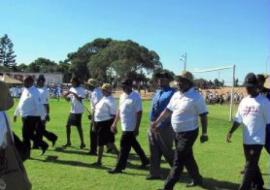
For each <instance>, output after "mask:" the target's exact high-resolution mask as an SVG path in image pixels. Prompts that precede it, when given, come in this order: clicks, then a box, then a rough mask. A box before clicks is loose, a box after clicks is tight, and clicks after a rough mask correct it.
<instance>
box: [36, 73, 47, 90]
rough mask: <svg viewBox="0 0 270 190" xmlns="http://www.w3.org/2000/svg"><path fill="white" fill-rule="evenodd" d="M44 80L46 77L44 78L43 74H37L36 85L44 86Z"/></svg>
mask: <svg viewBox="0 0 270 190" xmlns="http://www.w3.org/2000/svg"><path fill="white" fill-rule="evenodd" d="M45 81H46V79H45V77H44V75H39V76H38V78H37V86H38V87H41V88H42V87H44V84H45Z"/></svg>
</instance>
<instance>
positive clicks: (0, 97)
mask: <svg viewBox="0 0 270 190" xmlns="http://www.w3.org/2000/svg"><path fill="white" fill-rule="evenodd" d="M0 91H1V93H0V111H5V110H8V109H10V108H11V107H12V106H13V104H14V102H13V99H12V97H11V95H10V93H9V88H8V85H7V84H6V83H5V82H3V81H0Z"/></svg>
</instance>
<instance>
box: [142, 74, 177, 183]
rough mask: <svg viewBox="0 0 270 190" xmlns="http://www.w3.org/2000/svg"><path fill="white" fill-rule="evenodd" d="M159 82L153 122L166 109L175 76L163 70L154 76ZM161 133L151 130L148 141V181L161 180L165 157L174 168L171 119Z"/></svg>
mask: <svg viewBox="0 0 270 190" xmlns="http://www.w3.org/2000/svg"><path fill="white" fill-rule="evenodd" d="M154 77H155V78H156V80H157V83H158V87H159V89H158V90H157V91H156V93H155V95H154V97H153V100H152V109H151V113H150V120H151V122H153V121H155V120H156V119H157V118H158V117H159V115H160V114H161V113H162V112H163V111H164V110H165V109H166V107H167V105H168V103H169V102H170V99H171V97H172V95H173V94H174V92H175V89H173V88H171V87H170V85H169V83H170V82H171V81H172V80H173V76H172V75H171V74H170V73H169V72H167V71H165V70H162V71H160V72H158V73H156V74H155V76H154ZM158 127H159V131H160V132H159V133H156V132H155V131H153V130H151V129H149V133H148V139H149V147H150V174H149V176H147V178H146V179H147V180H154V179H161V174H160V161H161V156H164V158H165V159H166V161H167V162H168V163H169V164H170V166H172V164H173V156H174V152H173V149H172V146H173V140H174V132H173V129H172V127H171V118H170V117H169V118H167V119H166V120H165V121H164V122H162V123H161V124H160V125H159V126H158Z"/></svg>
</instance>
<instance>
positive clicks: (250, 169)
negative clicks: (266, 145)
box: [239, 145, 264, 190]
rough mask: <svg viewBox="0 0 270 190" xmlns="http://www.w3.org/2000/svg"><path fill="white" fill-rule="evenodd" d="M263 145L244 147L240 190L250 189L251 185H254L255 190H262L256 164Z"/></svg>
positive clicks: (261, 182)
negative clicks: (244, 163) (243, 169)
mask: <svg viewBox="0 0 270 190" xmlns="http://www.w3.org/2000/svg"><path fill="white" fill-rule="evenodd" d="M262 148H263V145H244V153H245V158H246V166H245V172H244V176H243V180H242V183H241V185H240V187H239V189H240V190H247V189H250V187H251V184H253V185H256V186H257V189H262V187H263V185H264V181H263V178H262V174H261V171H260V168H259V166H258V162H259V160H260V156H261V151H262Z"/></svg>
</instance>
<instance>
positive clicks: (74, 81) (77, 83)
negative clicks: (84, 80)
mask: <svg viewBox="0 0 270 190" xmlns="http://www.w3.org/2000/svg"><path fill="white" fill-rule="evenodd" d="M70 83H71V86H72V87H78V86H80V84H81V82H80V79H79V78H78V77H76V76H74V77H72V78H71V80H70Z"/></svg>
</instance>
